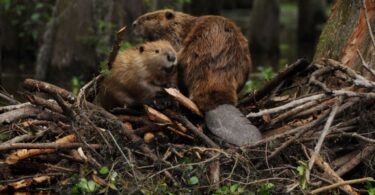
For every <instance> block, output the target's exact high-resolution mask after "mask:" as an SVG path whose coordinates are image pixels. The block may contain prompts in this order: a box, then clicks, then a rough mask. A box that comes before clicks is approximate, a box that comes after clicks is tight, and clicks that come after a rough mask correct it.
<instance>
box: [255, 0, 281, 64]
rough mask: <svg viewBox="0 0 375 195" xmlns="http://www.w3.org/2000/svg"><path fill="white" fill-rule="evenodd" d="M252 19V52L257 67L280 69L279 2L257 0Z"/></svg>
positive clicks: (274, 0) (275, 0)
mask: <svg viewBox="0 0 375 195" xmlns="http://www.w3.org/2000/svg"><path fill="white" fill-rule="evenodd" d="M252 10H253V11H252V14H251V18H250V28H249V29H250V35H249V37H250V38H249V42H250V50H251V54H252V56H251V57H252V60H253V64H254V65H255V66H272V67H273V68H274V69H277V67H278V60H279V55H280V51H279V15H280V13H279V12H280V11H279V1H278V0H267V1H264V0H256V1H255V2H254V5H253V9H252Z"/></svg>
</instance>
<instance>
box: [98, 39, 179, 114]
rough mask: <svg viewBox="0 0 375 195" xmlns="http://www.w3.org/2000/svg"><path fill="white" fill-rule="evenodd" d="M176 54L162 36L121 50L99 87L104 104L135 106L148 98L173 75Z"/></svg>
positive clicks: (170, 80)
mask: <svg viewBox="0 0 375 195" xmlns="http://www.w3.org/2000/svg"><path fill="white" fill-rule="evenodd" d="M176 65H177V54H176V51H175V50H174V49H173V47H172V45H171V44H170V43H169V42H168V41H165V40H158V41H154V42H146V43H144V44H141V45H139V46H137V47H133V48H129V49H126V50H125V51H122V52H120V53H119V54H118V55H117V56H116V58H115V60H114V61H113V64H112V68H111V70H110V72H109V74H108V75H107V76H106V77H105V79H104V80H103V82H102V83H101V85H100V87H99V93H98V96H97V100H96V102H98V103H99V104H100V105H101V106H102V107H103V108H105V109H107V110H108V109H111V108H114V107H123V106H124V105H125V106H130V107H135V106H139V105H142V104H147V103H150V101H151V100H152V99H153V98H154V97H155V96H156V95H157V94H158V93H159V92H161V91H162V88H163V87H168V85H169V84H170V83H173V82H172V79H173V78H174V76H173V75H174V72H175V71H174V70H175V69H176Z"/></svg>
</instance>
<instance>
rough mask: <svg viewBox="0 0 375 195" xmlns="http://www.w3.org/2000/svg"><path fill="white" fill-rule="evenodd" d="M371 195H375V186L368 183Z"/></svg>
mask: <svg viewBox="0 0 375 195" xmlns="http://www.w3.org/2000/svg"><path fill="white" fill-rule="evenodd" d="M365 188H366V189H367V192H368V194H369V195H375V186H373V185H372V184H371V183H370V182H368V183H367V184H366V186H365Z"/></svg>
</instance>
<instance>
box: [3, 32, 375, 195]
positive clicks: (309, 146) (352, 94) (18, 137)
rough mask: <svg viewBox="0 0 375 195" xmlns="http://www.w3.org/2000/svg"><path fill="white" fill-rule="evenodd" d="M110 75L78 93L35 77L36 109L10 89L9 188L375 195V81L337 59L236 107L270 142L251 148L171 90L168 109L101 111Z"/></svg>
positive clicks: (31, 92) (300, 69)
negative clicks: (101, 86) (218, 131)
mask: <svg viewBox="0 0 375 195" xmlns="http://www.w3.org/2000/svg"><path fill="white" fill-rule="evenodd" d="M338 30H340V29H338ZM364 32H365V31H364ZM366 32H367V31H366ZM119 33H121V32H119ZM120 41H121V40H120V39H118V40H117V41H116V43H115V44H114V49H113V52H112V55H111V56H112V57H110V58H109V61H108V63H109V65H110V64H111V61H113V59H114V56H116V54H117V52H118V45H119V42H120ZM369 45H371V44H369ZM374 46H375V44H374ZM353 56H354V55H353ZM360 64H361V65H362V66H363V68H364V71H365V72H366V73H368V74H369V75H370V77H374V76H375V71H374V70H373V69H371V68H370V67H369V66H368V64H367V63H366V62H365V61H364V60H363V61H361V62H360ZM370 77H369V78H370ZM101 78H102V76H100V75H99V76H97V77H95V78H94V79H93V80H92V81H90V82H88V83H87V84H86V85H85V86H83V87H82V88H81V89H80V91H79V94H78V95H77V96H74V95H72V94H71V93H70V92H69V91H67V90H65V89H63V88H60V87H59V86H56V85H52V84H50V83H46V82H43V81H39V80H33V79H26V80H25V81H24V82H23V89H24V90H23V91H22V94H23V96H24V97H25V98H26V99H27V100H28V101H27V102H19V101H17V100H15V99H14V98H13V96H12V95H11V94H7V93H5V92H1V94H0V97H1V98H2V99H5V100H6V101H7V104H8V105H6V106H3V107H0V124H1V126H0V131H1V133H2V134H1V135H6V140H7V141H5V142H3V143H1V144H0V151H1V152H0V159H1V160H0V192H14V191H44V190H48V191H52V192H67V193H79V192H81V193H91V192H95V193H106V194H107V193H108V194H112V193H123V194H140V193H141V194H177V193H184V194H185V193H186V194H196V193H200V192H206V193H211V194H249V193H253V194H269V193H274V194H289V193H294V194H301V193H308V194H319V193H334V194H341V193H346V194H361V193H365V192H367V190H370V194H371V193H374V189H375V187H374V186H373V185H374V183H372V182H374V179H373V178H372V177H371V176H374V174H375V170H374V165H373V164H374V155H373V154H374V152H375V136H374V129H375V123H374V120H373V116H374V114H375V113H374V111H375V104H374V101H375V92H374V89H375V82H374V81H372V80H370V79H368V77H365V76H363V75H361V74H359V73H358V72H357V71H354V69H351V68H350V67H348V66H346V65H344V64H343V63H341V62H339V61H336V60H333V59H328V58H320V59H317V60H314V62H313V63H310V62H308V61H306V60H304V59H299V60H297V61H296V62H295V63H293V64H290V65H289V66H287V67H286V68H285V69H284V70H282V71H281V72H279V73H278V74H277V75H276V76H275V77H274V78H273V79H272V80H270V81H269V82H268V83H266V84H265V85H264V86H263V87H262V88H260V89H259V90H257V91H256V92H255V93H252V94H247V95H246V96H244V98H242V99H241V100H240V101H239V104H238V105H237V107H238V108H239V109H240V110H241V111H242V112H243V113H244V114H245V115H246V116H247V118H248V119H249V120H251V121H252V123H253V124H254V125H255V126H257V127H258V128H259V129H260V131H261V132H262V134H263V137H264V138H263V139H262V140H261V141H259V142H256V143H253V144H251V145H243V146H241V147H235V146H233V145H229V144H226V143H224V142H223V141H222V140H221V139H219V138H217V137H215V136H213V135H212V134H210V132H209V131H207V130H206V128H205V124H204V120H203V118H202V113H201V112H200V111H199V109H198V108H197V106H196V105H195V104H194V103H193V102H192V101H190V100H189V99H188V98H187V97H185V96H183V95H182V94H181V93H179V91H178V90H176V89H173V88H169V89H165V95H164V96H165V97H163V98H168V99H169V103H168V104H166V105H165V104H164V102H160V101H158V100H156V101H154V103H153V104H151V105H145V106H144V108H140V109H128V108H116V109H113V110H112V111H111V112H108V111H106V110H104V109H103V108H101V107H98V106H96V105H94V104H93V103H92V101H93V97H94V96H95V93H96V87H97V84H98V83H99V82H100V81H101ZM162 104H163V105H162ZM4 139H5V138H4ZM371 190H372V192H371Z"/></svg>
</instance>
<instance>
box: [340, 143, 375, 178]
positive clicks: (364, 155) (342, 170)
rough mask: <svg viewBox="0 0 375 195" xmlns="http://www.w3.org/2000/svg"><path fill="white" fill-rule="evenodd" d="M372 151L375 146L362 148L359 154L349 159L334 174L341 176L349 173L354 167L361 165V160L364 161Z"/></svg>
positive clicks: (374, 149)
mask: <svg viewBox="0 0 375 195" xmlns="http://www.w3.org/2000/svg"><path fill="white" fill-rule="evenodd" d="M374 151H375V145H368V146H366V147H364V148H363V149H362V150H361V151H360V153H359V154H357V155H356V156H354V157H353V158H351V159H350V160H349V161H348V162H346V163H345V164H344V165H342V166H341V167H340V168H339V169H337V170H336V173H337V174H338V175H340V176H343V175H344V174H345V173H347V172H349V171H351V170H352V169H353V168H354V167H356V166H357V165H358V164H359V163H361V162H362V160H363V159H366V158H367V157H368V156H369V155H371V154H373V152H374Z"/></svg>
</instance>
